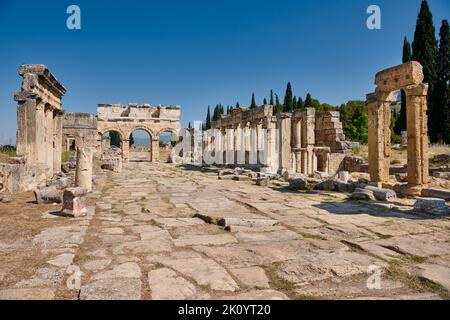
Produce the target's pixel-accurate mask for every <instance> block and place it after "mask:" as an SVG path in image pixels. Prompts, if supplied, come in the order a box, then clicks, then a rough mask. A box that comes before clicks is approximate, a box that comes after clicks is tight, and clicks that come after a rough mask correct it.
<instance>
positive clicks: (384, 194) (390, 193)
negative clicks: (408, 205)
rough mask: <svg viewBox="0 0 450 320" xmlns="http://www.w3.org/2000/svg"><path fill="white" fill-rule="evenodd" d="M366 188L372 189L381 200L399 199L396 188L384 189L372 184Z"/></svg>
mask: <svg viewBox="0 0 450 320" xmlns="http://www.w3.org/2000/svg"><path fill="white" fill-rule="evenodd" d="M365 189H366V190H369V191H372V193H373V195H374V196H375V198H376V199H377V200H379V201H394V200H395V199H397V194H396V193H395V191H394V190H389V189H382V188H377V187H372V186H367V187H365Z"/></svg>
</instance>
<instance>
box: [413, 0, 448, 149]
mask: <svg viewBox="0 0 450 320" xmlns="http://www.w3.org/2000/svg"><path fill="white" fill-rule="evenodd" d="M435 32H436V29H435V28H434V24H433V15H432V14H431V12H430V8H429V6H428V2H427V1H426V0H423V1H422V4H421V7H420V12H419V15H418V17H417V23H416V31H415V32H414V41H413V43H412V51H413V54H412V60H414V61H418V62H420V63H421V64H422V66H423V74H424V76H425V79H424V81H425V82H426V83H428V85H429V89H428V111H429V112H428V118H429V121H428V126H429V130H428V131H429V133H430V139H431V141H433V142H434V141H437V130H438V128H439V126H440V122H441V121H442V119H441V118H440V112H439V110H438V107H439V106H437V105H436V104H435V101H434V100H435V95H434V86H435V83H436V81H437V72H436V56H437V50H436V46H437V41H436V34H435Z"/></svg>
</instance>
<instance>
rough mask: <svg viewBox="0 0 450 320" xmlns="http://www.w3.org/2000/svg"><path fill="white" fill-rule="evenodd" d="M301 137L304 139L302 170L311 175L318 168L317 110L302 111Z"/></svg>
mask: <svg viewBox="0 0 450 320" xmlns="http://www.w3.org/2000/svg"><path fill="white" fill-rule="evenodd" d="M301 119H302V121H301V130H302V133H301V139H302V156H301V158H302V160H301V161H302V166H301V167H302V169H301V172H302V173H303V174H306V175H311V174H313V173H314V171H315V170H316V169H317V163H316V161H315V157H316V156H315V154H314V145H315V143H316V133H315V129H316V110H315V109H314V108H306V109H305V110H303V111H302V117H301Z"/></svg>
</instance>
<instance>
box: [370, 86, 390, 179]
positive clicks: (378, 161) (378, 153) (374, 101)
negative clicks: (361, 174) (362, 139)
mask: <svg viewBox="0 0 450 320" xmlns="http://www.w3.org/2000/svg"><path fill="white" fill-rule="evenodd" d="M367 101H368V103H369V173H370V180H371V181H372V182H376V183H383V182H388V181H389V167H390V157H391V106H390V104H391V102H392V96H391V93H390V92H381V91H379V92H376V93H372V94H368V95H367Z"/></svg>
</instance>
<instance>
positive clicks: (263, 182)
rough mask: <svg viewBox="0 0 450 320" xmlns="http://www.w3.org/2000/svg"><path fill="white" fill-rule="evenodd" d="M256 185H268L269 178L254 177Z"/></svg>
mask: <svg viewBox="0 0 450 320" xmlns="http://www.w3.org/2000/svg"><path fill="white" fill-rule="evenodd" d="M256 185H257V186H260V187H267V186H268V185H269V179H267V178H258V179H256Z"/></svg>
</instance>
